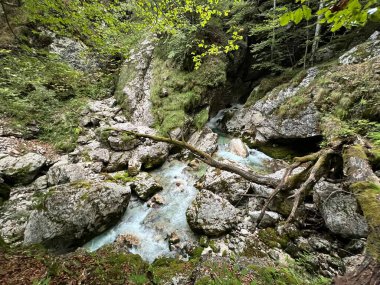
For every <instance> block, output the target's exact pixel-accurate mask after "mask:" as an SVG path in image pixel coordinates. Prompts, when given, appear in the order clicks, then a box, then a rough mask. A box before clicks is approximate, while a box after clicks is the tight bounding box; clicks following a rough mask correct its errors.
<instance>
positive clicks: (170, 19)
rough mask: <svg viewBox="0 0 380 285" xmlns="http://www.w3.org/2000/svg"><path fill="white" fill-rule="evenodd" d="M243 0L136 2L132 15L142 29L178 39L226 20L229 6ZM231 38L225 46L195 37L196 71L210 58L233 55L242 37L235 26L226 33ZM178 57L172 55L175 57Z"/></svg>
mask: <svg viewBox="0 0 380 285" xmlns="http://www.w3.org/2000/svg"><path fill="white" fill-rule="evenodd" d="M240 1H241V0H222V1H219V0H185V1H182V0H158V1H156V0H150V1H146V0H133V1H132V3H133V4H134V5H133V7H134V9H133V12H134V14H135V15H136V17H137V18H138V19H139V26H140V27H148V29H149V30H150V31H151V32H153V33H156V34H160V35H164V36H165V35H166V36H169V38H170V37H176V35H177V34H180V37H181V36H182V35H183V34H185V35H190V36H191V35H192V34H196V35H200V34H201V32H202V31H204V30H205V29H207V27H208V25H209V24H210V23H211V22H212V21H213V20H214V19H223V18H227V17H228V16H229V14H230V10H229V9H228V6H229V5H230V4H233V3H237V2H240ZM227 33H228V34H230V39H228V40H227V41H226V42H224V43H218V42H213V41H212V42H210V43H208V42H206V41H205V39H202V38H201V37H200V38H198V37H195V38H194V40H195V42H197V47H196V50H193V51H192V55H193V62H194V65H195V66H194V68H195V69H198V68H199V67H200V65H201V62H202V61H203V59H204V58H205V57H207V56H210V55H211V56H212V55H219V54H221V53H230V52H231V51H234V50H237V49H238V48H239V46H238V45H237V42H238V41H239V40H242V39H243V38H242V36H241V35H239V33H238V31H237V30H236V29H234V28H233V27H230V29H228V31H227ZM175 55H176V54H175V53H174V54H172V55H171V57H174V56H175Z"/></svg>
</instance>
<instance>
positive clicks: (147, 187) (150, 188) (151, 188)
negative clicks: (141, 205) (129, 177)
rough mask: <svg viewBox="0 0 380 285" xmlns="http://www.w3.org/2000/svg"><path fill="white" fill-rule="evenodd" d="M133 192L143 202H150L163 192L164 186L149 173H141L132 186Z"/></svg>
mask: <svg viewBox="0 0 380 285" xmlns="http://www.w3.org/2000/svg"><path fill="white" fill-rule="evenodd" d="M130 187H131V189H132V191H134V192H135V193H136V195H137V196H138V197H139V198H140V199H142V200H145V201H146V200H148V199H149V198H150V197H152V196H153V195H154V194H156V193H157V192H159V191H161V190H162V186H161V185H160V184H159V183H158V182H157V181H156V180H155V179H154V178H153V176H151V175H150V174H149V173H146V172H140V173H139V174H138V175H137V176H135V180H134V181H133V182H131V185H130Z"/></svg>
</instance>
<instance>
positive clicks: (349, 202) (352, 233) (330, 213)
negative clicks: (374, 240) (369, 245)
mask: <svg viewBox="0 0 380 285" xmlns="http://www.w3.org/2000/svg"><path fill="white" fill-rule="evenodd" d="M313 199H314V201H315V203H316V204H317V207H318V209H319V211H320V213H321V215H322V217H323V219H324V221H325V223H326V226H327V228H328V229H329V230H330V231H331V232H333V233H335V234H339V235H340V236H342V237H345V238H353V237H366V236H367V235H368V225H367V222H366V220H365V218H364V217H363V216H362V215H361V214H360V211H359V205H358V203H357V201H356V198H355V197H354V196H352V195H350V194H349V193H346V192H345V191H343V189H342V188H341V187H340V186H339V185H336V184H332V183H329V182H326V181H321V182H319V183H317V184H316V185H315V186H314V196H313Z"/></svg>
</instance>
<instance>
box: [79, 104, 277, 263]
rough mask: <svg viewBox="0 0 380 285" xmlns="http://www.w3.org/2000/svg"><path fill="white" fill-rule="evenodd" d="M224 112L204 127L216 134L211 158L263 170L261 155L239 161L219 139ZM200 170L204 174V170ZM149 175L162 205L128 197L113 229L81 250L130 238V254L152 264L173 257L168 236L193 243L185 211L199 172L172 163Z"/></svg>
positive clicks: (253, 152)
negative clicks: (132, 239) (132, 240)
mask: <svg viewBox="0 0 380 285" xmlns="http://www.w3.org/2000/svg"><path fill="white" fill-rule="evenodd" d="M233 108H236V106H234V107H233ZM226 111H228V109H226V110H222V111H220V112H219V113H218V114H217V116H215V117H214V118H212V119H211V120H210V122H209V123H208V127H210V128H211V129H213V130H214V131H215V132H217V133H219V139H218V151H217V153H216V154H215V156H216V157H220V158H224V159H228V160H232V161H236V162H239V163H241V164H244V165H246V166H249V167H251V168H252V169H253V170H265V169H266V167H265V165H266V163H265V162H266V161H269V160H271V158H270V157H268V156H266V155H265V154H263V153H262V152H259V151H257V150H254V149H248V150H249V156H248V157H246V158H243V157H240V156H238V155H236V154H233V153H232V152H230V151H229V147H228V145H229V142H230V140H231V138H229V137H227V136H225V135H223V134H222V133H221V131H220V129H219V123H220V122H221V120H222V119H223V116H224V115H225V113H226ZM202 168H203V170H204V169H205V166H204V167H202ZM151 174H152V175H153V176H154V177H155V178H156V179H157V181H158V182H159V183H160V184H161V185H162V186H163V190H162V191H161V192H160V193H159V195H160V196H161V197H162V198H163V199H164V201H165V203H164V205H162V206H159V207H158V208H149V207H148V206H147V203H146V202H142V201H140V200H139V199H138V198H136V197H132V199H131V201H130V203H129V205H128V209H127V211H126V212H125V214H124V216H123V217H122V219H121V220H120V221H119V222H118V223H117V224H116V225H115V226H114V227H112V228H111V229H109V230H107V231H106V232H104V233H103V234H101V235H99V236H97V237H95V238H94V239H92V240H91V241H89V242H88V243H87V244H85V246H84V248H85V249H87V250H89V251H95V250H97V249H99V248H100V247H102V246H103V245H106V244H110V243H113V242H114V241H115V240H116V239H117V237H118V236H119V235H133V236H134V237H136V238H138V239H139V241H140V244H139V245H138V246H134V247H132V248H131V249H130V252H132V253H135V254H139V255H140V256H141V257H142V258H143V259H145V260H146V261H148V262H153V261H154V260H155V259H156V258H158V257H160V256H174V253H173V252H172V251H170V248H169V242H168V236H169V235H170V234H171V233H173V232H175V233H176V234H177V235H178V236H179V238H180V240H181V242H186V241H196V240H197V237H196V236H195V235H194V234H193V233H192V231H191V230H190V228H189V226H188V224H187V221H186V210H187V208H188V207H189V205H190V204H191V202H192V201H193V199H194V198H195V196H196V194H197V191H198V190H197V189H196V188H195V187H194V184H195V182H196V181H197V180H198V179H199V178H200V176H201V175H202V171H198V172H196V171H194V170H192V169H191V168H190V167H188V166H187V162H183V161H179V160H172V161H170V162H166V163H165V164H164V165H163V166H162V167H160V168H159V169H157V170H155V171H152V172H151Z"/></svg>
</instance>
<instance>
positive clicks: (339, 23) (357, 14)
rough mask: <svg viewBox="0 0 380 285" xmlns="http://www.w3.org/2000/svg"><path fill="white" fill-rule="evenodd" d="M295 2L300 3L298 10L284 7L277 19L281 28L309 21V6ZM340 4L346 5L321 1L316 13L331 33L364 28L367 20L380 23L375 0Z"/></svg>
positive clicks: (303, 0) (302, 0) (349, 0)
mask: <svg viewBox="0 0 380 285" xmlns="http://www.w3.org/2000/svg"><path fill="white" fill-rule="evenodd" d="M321 1H323V0H321ZM296 2H300V5H301V6H300V7H299V8H298V9H296V10H292V11H288V9H287V8H286V7H285V8H284V11H285V13H283V14H282V15H281V17H280V18H279V21H280V24H281V25H282V26H286V25H288V24H289V23H290V22H294V23H295V24H298V23H300V22H301V21H302V20H310V19H311V17H312V10H311V8H310V7H309V5H305V4H304V3H305V2H306V0H297V1H296ZM342 3H346V5H344V6H343V7H342V6H339V4H336V1H332V0H328V1H323V7H322V8H321V9H318V11H316V14H317V15H321V16H322V18H321V19H320V20H319V21H320V23H323V24H328V25H329V26H330V29H331V31H332V32H335V31H338V30H339V29H340V28H342V27H345V28H347V29H350V28H352V27H357V26H364V25H365V24H367V22H368V20H372V21H380V6H379V2H378V1H377V0H366V1H360V0H348V1H345V2H342Z"/></svg>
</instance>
